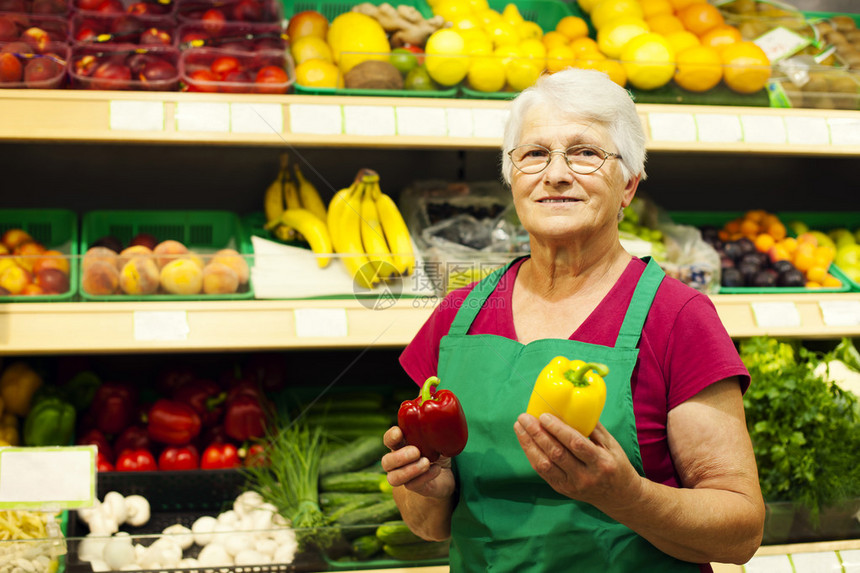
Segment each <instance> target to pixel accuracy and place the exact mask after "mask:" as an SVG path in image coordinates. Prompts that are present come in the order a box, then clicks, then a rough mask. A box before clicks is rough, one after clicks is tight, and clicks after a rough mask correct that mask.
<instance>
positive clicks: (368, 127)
mask: <svg viewBox="0 0 860 573" xmlns="http://www.w3.org/2000/svg"><path fill="white" fill-rule="evenodd" d="M343 126H344V132H345V133H346V134H347V135H365V136H367V135H370V136H375V135H396V134H397V121H396V119H395V117H394V108H393V107H388V106H382V105H345V106H343Z"/></svg>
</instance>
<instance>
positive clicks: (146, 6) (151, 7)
mask: <svg viewBox="0 0 860 573" xmlns="http://www.w3.org/2000/svg"><path fill="white" fill-rule="evenodd" d="M125 12H126V14H134V15H135V16H160V15H161V14H166V13H167V9H166V8H165V7H163V6H161V5H160V4H157V3H155V2H134V3H132V4H129V5H128V8H126V9H125Z"/></svg>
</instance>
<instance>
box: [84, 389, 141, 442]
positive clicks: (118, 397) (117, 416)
mask: <svg viewBox="0 0 860 573" xmlns="http://www.w3.org/2000/svg"><path fill="white" fill-rule="evenodd" d="M137 401H138V392H137V388H135V387H134V386H133V385H131V384H129V383H128V382H113V381H108V382H102V384H101V386H99V387H98V389H97V390H96V394H95V396H93V401H92V403H91V404H90V410H89V411H90V413H91V414H92V416H93V422H94V424H95V427H96V428H98V429H99V430H101V431H102V432H104V433H105V434H119V433H120V432H122V431H123V430H124V429H126V428H127V427H129V426H130V425H131V424H132V423H134V421H135V417H136V415H137Z"/></svg>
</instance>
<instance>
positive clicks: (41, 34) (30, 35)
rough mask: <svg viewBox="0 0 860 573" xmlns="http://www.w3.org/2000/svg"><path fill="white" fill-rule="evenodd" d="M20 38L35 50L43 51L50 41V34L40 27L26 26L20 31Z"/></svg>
mask: <svg viewBox="0 0 860 573" xmlns="http://www.w3.org/2000/svg"><path fill="white" fill-rule="evenodd" d="M21 40H23V41H25V42H27V43H28V44H30V45H31V46H33V49H34V50H36V52H39V53H41V52H44V51H45V48H47V47H48V42H50V41H51V36H49V35H48V33H47V32H46V31H44V30H43V29H42V28H37V27H35V26H34V27H32V28H27V29H26V30H24V32H22V33H21Z"/></svg>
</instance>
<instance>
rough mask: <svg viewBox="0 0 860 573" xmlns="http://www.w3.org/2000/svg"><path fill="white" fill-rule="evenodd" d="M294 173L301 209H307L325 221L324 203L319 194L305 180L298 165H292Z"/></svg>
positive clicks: (311, 184) (312, 185)
mask: <svg viewBox="0 0 860 573" xmlns="http://www.w3.org/2000/svg"><path fill="white" fill-rule="evenodd" d="M294 167H295V169H296V172H295V176H296V181H297V184H298V187H299V200H300V201H301V203H302V209H307V210H308V211H310V212H311V213H313V214H314V215H316V216H317V217H319V218H320V219H322V220H323V221H325V220H326V208H325V203H324V202H323V200H322V197H320V193H319V191H318V190H317V188H316V187H314V184H313V183H311V182H310V181H308V180H307V179H305V176H304V174H303V173H302V170H301V169H299V166H298V164H295V165H294Z"/></svg>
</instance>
